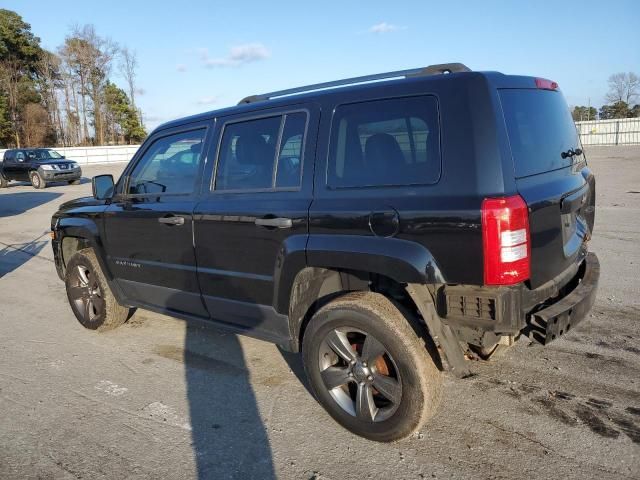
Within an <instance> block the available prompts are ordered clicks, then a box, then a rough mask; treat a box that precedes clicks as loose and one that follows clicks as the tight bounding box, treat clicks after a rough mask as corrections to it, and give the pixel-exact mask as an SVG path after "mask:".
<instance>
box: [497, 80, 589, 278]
mask: <svg viewBox="0 0 640 480" xmlns="http://www.w3.org/2000/svg"><path fill="white" fill-rule="evenodd" d="M532 83H533V79H532ZM545 85H546V86H547V87H549V89H544V88H531V89H525V88H506V89H500V90H499V95H500V102H501V104H502V111H503V115H504V119H505V122H506V127H507V133H508V136H509V143H510V145H511V153H512V156H513V163H514V171H515V177H516V188H517V189H518V192H519V193H520V195H521V196H522V198H523V199H524V201H525V202H526V203H527V206H528V207H529V228H530V234H531V280H530V282H531V287H532V288H536V287H538V286H540V285H542V284H543V283H545V282H547V281H549V280H551V279H553V278H554V277H556V276H558V275H559V274H561V273H562V272H564V271H565V270H566V269H568V268H571V267H572V266H575V265H576V264H577V263H579V262H580V261H582V259H583V258H584V255H585V251H586V250H585V248H583V245H584V242H585V241H586V240H588V239H589V238H590V236H591V231H592V229H593V223H594V212H595V179H594V177H593V174H592V173H591V171H590V170H589V168H588V167H587V164H586V160H585V156H584V153H582V152H581V149H582V146H581V144H580V140H579V138H578V134H577V131H576V127H575V124H574V123H573V119H572V118H571V114H570V113H569V109H568V107H567V104H566V102H565V100H564V97H563V96H562V94H561V93H560V92H559V91H557V89H552V88H553V87H556V88H557V85H555V84H553V86H551V85H552V82H548V83H546V84H545Z"/></svg>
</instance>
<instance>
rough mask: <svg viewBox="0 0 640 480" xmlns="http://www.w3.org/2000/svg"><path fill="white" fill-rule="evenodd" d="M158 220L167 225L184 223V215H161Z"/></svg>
mask: <svg viewBox="0 0 640 480" xmlns="http://www.w3.org/2000/svg"><path fill="white" fill-rule="evenodd" d="M158 221H159V222H160V223H164V224H165V225H184V217H176V216H173V215H172V216H170V217H160V218H159V219H158Z"/></svg>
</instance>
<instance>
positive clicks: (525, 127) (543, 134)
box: [500, 89, 580, 178]
mask: <svg viewBox="0 0 640 480" xmlns="http://www.w3.org/2000/svg"><path fill="white" fill-rule="evenodd" d="M500 101H501V103H502V111H503V114H504V119H505V122H506V125H507V133H508V135H509V143H510V144H511V154H512V155H513V161H514V167H515V174H516V177H518V178H519V177H527V176H529V175H536V174H538V173H543V172H549V171H551V170H557V169H559V168H564V167H568V166H570V165H571V164H572V162H576V161H577V160H578V158H576V157H573V158H571V157H568V158H564V159H563V158H562V152H566V151H568V150H569V149H576V148H579V147H580V142H579V139H578V133H577V131H576V127H575V124H574V123H573V119H572V118H571V114H570V112H569V108H568V107H567V104H566V102H565V100H564V97H563V96H562V94H561V93H560V92H556V91H550V90H533V89H531V90H528V89H504V90H500Z"/></svg>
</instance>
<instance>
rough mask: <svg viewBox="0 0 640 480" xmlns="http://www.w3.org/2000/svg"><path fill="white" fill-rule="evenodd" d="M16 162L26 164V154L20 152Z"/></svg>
mask: <svg viewBox="0 0 640 480" xmlns="http://www.w3.org/2000/svg"><path fill="white" fill-rule="evenodd" d="M16 160H18V161H19V162H24V153H22V152H18V153H17V155H16Z"/></svg>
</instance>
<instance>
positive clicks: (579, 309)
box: [524, 253, 600, 345]
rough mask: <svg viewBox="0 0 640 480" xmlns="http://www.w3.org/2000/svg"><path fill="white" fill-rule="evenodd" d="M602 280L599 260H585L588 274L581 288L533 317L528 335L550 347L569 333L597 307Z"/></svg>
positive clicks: (580, 282) (592, 258) (533, 314)
mask: <svg viewBox="0 0 640 480" xmlns="http://www.w3.org/2000/svg"><path fill="white" fill-rule="evenodd" d="M599 279H600V262H599V261H598V257H597V256H596V255H595V254H593V253H589V254H588V255H587V257H586V258H585V260H584V273H583V276H582V278H581V279H579V283H578V284H577V286H576V287H575V288H574V289H573V290H572V291H571V292H570V293H569V294H567V295H566V296H565V297H563V298H561V299H559V300H558V301H556V302H555V303H552V304H551V305H549V306H548V307H545V308H542V309H540V310H537V311H535V312H533V313H531V314H530V316H529V318H528V319H527V327H526V329H525V330H526V331H525V332H524V333H527V334H528V335H529V337H531V338H533V339H534V340H536V341H538V342H540V343H541V344H543V345H546V344H547V343H549V342H550V341H552V340H555V339H556V338H558V337H559V336H561V335H563V334H565V333H567V332H569V331H570V330H571V329H572V328H573V327H575V326H576V325H577V324H578V323H579V322H581V321H582V320H583V319H584V318H585V317H586V316H587V314H588V313H589V310H591V307H593V304H594V303H595V301H596V293H597V291H598V280H599Z"/></svg>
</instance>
